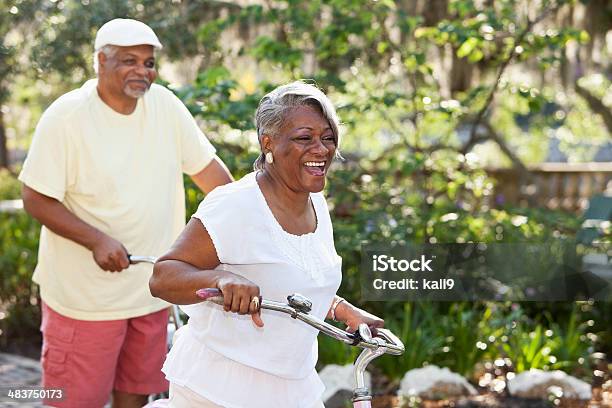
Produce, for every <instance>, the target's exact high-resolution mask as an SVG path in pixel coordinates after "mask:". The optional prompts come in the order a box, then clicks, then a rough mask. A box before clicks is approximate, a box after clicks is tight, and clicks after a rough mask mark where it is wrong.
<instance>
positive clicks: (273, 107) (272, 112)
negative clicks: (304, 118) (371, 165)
mask: <svg viewBox="0 0 612 408" xmlns="http://www.w3.org/2000/svg"><path fill="white" fill-rule="evenodd" d="M298 106H314V107H317V108H318V109H320V110H321V113H322V114H323V116H324V117H325V119H327V121H328V122H329V125H330V126H331V129H332V132H333V134H334V139H335V141H336V157H337V158H340V157H341V156H340V150H339V148H340V133H339V130H338V128H339V125H340V121H339V120H338V115H337V114H336V109H335V108H334V105H333V104H332V103H331V101H330V100H329V98H328V97H327V96H326V95H325V94H324V93H323V92H322V91H321V90H320V89H319V88H317V87H316V86H314V85H311V84H308V83H306V82H303V81H295V82H291V83H289V84H286V85H282V86H279V87H278V88H276V89H274V90H273V91H272V92H270V93H268V94H267V95H265V96H264V97H263V98H261V101H259V106H258V107H257V111H256V112H255V128H256V129H257V137H258V139H259V144H260V148H261V149H262V152H261V153H260V154H259V157H257V159H256V160H255V163H253V168H254V169H255V170H263V168H264V163H265V156H264V152H263V147H262V146H261V137H262V136H263V135H264V134H267V135H270V136H276V135H277V133H278V131H279V129H280V128H281V127H282V125H283V123H284V120H285V116H286V114H287V113H288V112H289V111H290V110H291V109H293V108H296V107H298Z"/></svg>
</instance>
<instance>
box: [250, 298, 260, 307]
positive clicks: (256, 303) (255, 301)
mask: <svg viewBox="0 0 612 408" xmlns="http://www.w3.org/2000/svg"><path fill="white" fill-rule="evenodd" d="M251 303H253V304H254V305H255V309H259V296H253V299H251Z"/></svg>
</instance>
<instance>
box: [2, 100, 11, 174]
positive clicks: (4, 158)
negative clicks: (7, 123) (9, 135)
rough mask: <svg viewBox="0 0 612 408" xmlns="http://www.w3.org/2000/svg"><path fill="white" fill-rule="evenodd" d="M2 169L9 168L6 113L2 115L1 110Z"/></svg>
mask: <svg viewBox="0 0 612 408" xmlns="http://www.w3.org/2000/svg"><path fill="white" fill-rule="evenodd" d="M1 168H6V169H8V168H9V160H8V148H7V145H6V129H5V128H4V113H2V109H0V169H1Z"/></svg>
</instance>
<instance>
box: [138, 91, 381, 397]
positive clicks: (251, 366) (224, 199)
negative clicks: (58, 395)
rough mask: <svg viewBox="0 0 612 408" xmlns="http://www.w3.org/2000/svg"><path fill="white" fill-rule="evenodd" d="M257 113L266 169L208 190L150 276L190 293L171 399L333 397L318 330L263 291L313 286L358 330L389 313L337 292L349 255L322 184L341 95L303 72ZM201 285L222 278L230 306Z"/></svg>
mask: <svg viewBox="0 0 612 408" xmlns="http://www.w3.org/2000/svg"><path fill="white" fill-rule="evenodd" d="M255 124H256V127H257V134H258V137H259V143H260V147H261V155H260V157H259V158H258V159H257V161H256V162H255V166H254V167H255V170H256V171H255V172H254V173H251V174H248V175H246V176H245V177H244V178H242V179H241V180H239V181H236V182H234V183H231V184H228V185H226V186H222V187H218V188H216V189H215V190H213V191H212V192H211V193H210V194H209V195H208V196H206V198H205V199H204V201H202V203H201V204H200V207H199V208H198V210H197V212H196V213H195V214H194V215H193V217H192V219H191V220H190V221H189V223H188V224H187V226H186V227H185V230H184V231H183V233H182V235H181V236H180V237H179V238H178V239H177V241H176V243H175V244H174V246H173V247H172V248H171V249H170V251H169V252H168V253H167V254H166V255H164V256H163V257H161V258H160V260H159V261H158V262H157V263H156V265H155V268H154V272H153V276H152V278H151V281H150V288H151V293H152V294H153V295H154V296H157V297H160V298H162V299H165V300H167V301H169V302H172V303H176V304H182V305H188V306H183V309H184V310H185V312H186V313H187V314H188V315H189V317H190V319H189V323H188V324H187V325H186V326H184V328H183V329H181V335H180V336H178V337H177V340H176V342H175V344H174V345H173V347H172V350H171V351H170V353H169V355H168V357H167V359H166V363H165V364H164V369H163V371H164V373H165V374H166V376H167V378H168V380H169V381H170V405H171V406H172V407H187V406H190V407H192V406H204V407H208V406H210V407H217V406H223V407H236V408H243V407H266V408H271V407H274V408H276V407H283V408H291V407H296V408H298V407H299V408H311V407H321V406H323V404H322V402H321V400H320V398H321V394H322V392H323V390H324V386H323V384H322V383H321V381H320V379H319V377H318V375H317V373H316V371H315V363H316V361H317V341H316V336H317V333H318V332H317V331H316V330H315V329H313V328H311V327H309V326H306V325H304V324H303V323H301V322H299V321H297V320H294V319H288V318H287V316H284V315H280V314H276V313H273V312H271V313H264V314H263V316H262V315H261V314H260V311H259V296H260V294H261V295H262V296H263V297H264V298H266V299H269V300H276V301H281V302H282V301H285V299H286V296H287V295H289V294H292V293H296V292H297V293H300V294H302V295H305V296H306V297H308V298H309V299H310V300H312V302H313V307H312V312H311V313H312V314H314V315H315V316H317V317H319V318H321V319H323V318H325V317H327V318H332V319H335V320H338V321H341V322H344V323H345V324H346V325H347V326H348V327H349V330H355V329H356V328H357V326H358V325H359V324H360V323H367V324H368V325H369V326H370V327H372V328H376V327H381V326H382V325H383V321H382V320H381V319H379V318H377V317H375V316H372V315H371V314H369V313H367V312H365V311H363V310H360V309H358V308H356V307H354V306H352V305H351V304H349V303H348V302H347V301H345V300H344V299H342V298H340V297H337V296H335V293H336V291H337V290H338V287H339V286H340V280H341V258H340V257H339V256H338V255H337V254H336V250H335V248H334V242H333V231H332V225H331V221H330V218H329V211H328V208H327V204H326V202H325V198H324V197H323V194H322V193H321V191H322V190H323V187H324V186H325V176H326V173H327V170H328V169H329V166H330V164H331V161H332V159H333V158H334V157H335V155H336V154H337V151H338V150H337V149H338V144H339V134H338V118H337V116H336V112H335V109H334V107H333V105H332V104H331V102H330V101H329V99H328V98H327V97H326V96H325V95H324V94H323V93H322V92H321V91H320V90H319V89H317V88H316V87H314V86H312V85H309V84H306V83H303V82H293V83H291V84H288V85H284V86H281V87H278V88H277V89H275V90H274V91H272V92H270V93H269V94H268V95H266V96H265V97H264V98H262V100H261V102H260V103H259V107H258V108H257V112H256V115H255ZM200 288H218V289H220V290H221V292H222V293H223V297H224V306H223V307H221V306H218V305H215V304H213V303H211V302H201V299H199V298H198V297H197V296H196V294H195V292H196V290H197V289H200ZM230 311H231V312H233V313H237V314H238V315H234V314H230V313H226V312H230ZM247 315H250V318H249V316H247ZM251 320H252V322H251ZM264 321H265V327H264Z"/></svg>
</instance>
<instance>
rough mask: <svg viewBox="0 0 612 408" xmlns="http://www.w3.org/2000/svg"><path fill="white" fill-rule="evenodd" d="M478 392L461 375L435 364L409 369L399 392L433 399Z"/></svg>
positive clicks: (401, 394)
mask: <svg viewBox="0 0 612 408" xmlns="http://www.w3.org/2000/svg"><path fill="white" fill-rule="evenodd" d="M476 394H478V393H477V392H476V389H475V388H474V387H473V386H472V385H471V384H470V383H469V382H468V381H467V380H466V379H465V378H463V377H462V376H461V375H459V374H457V373H453V372H452V371H450V370H449V369H448V368H446V367H444V368H440V367H437V366H435V365H429V366H427V367H423V368H416V369H414V370H410V371H408V372H407V373H406V374H404V378H402V381H401V382H400V388H399V390H398V392H397V395H398V396H400V397H411V396H418V397H420V398H423V399H431V400H438V399H444V398H455V397H462V396H467V395H476Z"/></svg>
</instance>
